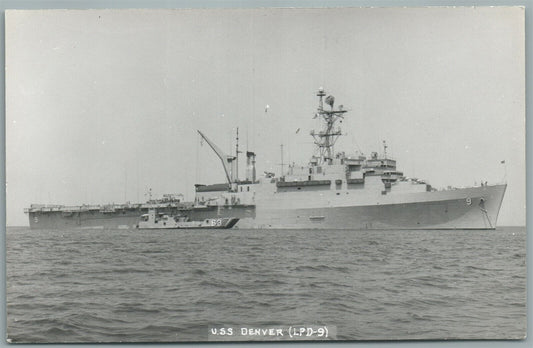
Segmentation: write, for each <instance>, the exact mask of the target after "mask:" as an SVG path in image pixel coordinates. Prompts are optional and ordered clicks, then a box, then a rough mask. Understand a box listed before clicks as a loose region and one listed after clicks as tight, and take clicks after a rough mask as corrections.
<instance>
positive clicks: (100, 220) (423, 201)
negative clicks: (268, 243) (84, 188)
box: [29, 185, 506, 230]
mask: <svg viewBox="0 0 533 348" xmlns="http://www.w3.org/2000/svg"><path fill="white" fill-rule="evenodd" d="M505 190H506V185H493V186H481V187H472V188H465V189H455V190H446V191H434V192H419V193H406V194H390V195H385V196H375V195H368V196H364V195H361V196H359V197H358V198H354V197H351V198H350V197H349V196H348V195H337V194H336V193H332V195H331V196H328V195H317V194H316V193H308V196H307V195H306V194H305V193H303V192H302V194H301V195H300V196H299V197H295V196H294V195H291V196H283V195H281V194H273V193H272V192H268V193H263V194H259V195H258V199H257V202H258V203H257V204H256V205H255V206H250V205H242V206H231V205H229V206H211V207H202V208H198V207H197V208H193V209H191V210H187V211H184V210H181V212H182V213H187V214H188V215H189V216H190V217H191V219H192V220H203V219H207V218H224V217H237V218H239V219H240V220H239V224H238V226H237V228H241V229H245V228H251V229H257V228H259V229H269V228H277V229H281V228H291V229H353V230H371V229H385V230H402V229H495V228H496V224H497V219H498V214H499V210H500V207H501V203H502V200H503V196H504V193H505ZM352 195H353V192H352ZM376 197H377V198H376ZM146 212H147V210H146V209H131V210H121V211H117V212H112V213H105V212H100V211H97V212H91V211H88V212H81V211H80V212H73V213H69V214H67V215H65V214H64V213H61V212H30V213H29V220H30V226H31V228H37V229H39V228H40V229H106V228H109V229H117V228H118V229H120V228H135V227H136V226H137V225H138V223H139V218H140V216H141V215H142V214H143V213H146ZM160 212H163V213H166V214H169V215H172V214H173V213H176V211H171V210H169V211H165V210H162V211H160Z"/></svg>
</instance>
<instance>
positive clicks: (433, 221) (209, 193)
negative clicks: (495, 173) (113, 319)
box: [26, 88, 507, 230]
mask: <svg viewBox="0 0 533 348" xmlns="http://www.w3.org/2000/svg"><path fill="white" fill-rule="evenodd" d="M317 96H318V98H319V104H318V108H317V111H316V113H315V115H314V117H315V118H318V119H320V120H321V121H322V129H321V130H319V131H312V132H311V136H312V137H313V139H314V144H315V146H316V149H315V154H314V155H313V156H312V157H311V159H310V161H309V163H308V164H307V165H303V166H302V165H295V164H289V165H288V166H287V169H286V170H284V168H283V166H282V174H281V176H279V177H276V176H275V174H274V173H269V172H265V173H264V175H262V176H261V177H260V178H257V177H256V168H255V162H256V155H255V153H254V152H251V151H246V178H245V179H244V180H240V179H239V177H238V161H239V153H240V151H239V149H238V142H237V145H236V149H235V155H228V154H226V153H224V152H223V151H222V150H221V149H220V148H219V147H218V146H217V145H216V144H215V143H214V142H213V141H212V140H211V139H209V138H208V137H207V136H206V135H204V134H203V133H202V132H200V131H198V133H199V134H200V136H201V138H202V139H203V140H205V141H206V142H207V143H208V144H209V146H210V147H211V148H212V150H213V151H214V152H215V153H216V155H217V156H218V157H219V159H220V161H221V164H222V166H223V168H224V172H225V176H226V180H225V182H224V183H219V184H211V185H202V184H197V185H195V190H196V192H195V199H194V202H180V201H179V200H178V201H177V202H176V201H169V202H156V203H155V204H148V203H147V204H137V205H113V206H106V208H103V206H95V207H93V208H92V209H91V207H88V206H76V207H63V206H53V207H47V206H36V205H34V206H32V207H31V208H29V209H27V210H26V212H27V213H28V214H29V220H30V226H31V227H32V228H64V227H81V228H133V227H134V226H136V225H137V224H138V221H139V217H140V216H141V215H142V214H146V213H147V211H148V210H149V209H154V208H156V209H158V212H159V213H164V214H168V215H179V216H186V217H187V219H189V220H190V221H202V220H206V219H213V218H230V217H232V218H237V219H239V223H238V228H241V229H242V228H262V229H263V228H264V229H266V228H279V229H281V228H296V229H317V228H318V229H354V230H368V229H394V230H397V229H495V228H496V223H497V220H498V214H499V211H500V207H501V203H502V200H503V196H504V194H505V190H506V187H507V185H506V184H499V185H487V184H481V185H480V186H475V187H468V188H449V189H446V190H436V189H434V188H432V187H431V185H429V184H428V183H427V182H425V181H423V180H418V179H411V178H408V177H406V176H404V174H403V173H402V172H401V171H398V170H397V168H396V161H395V160H394V159H392V158H390V157H389V156H388V155H387V151H386V150H387V146H386V144H385V143H384V151H383V153H382V154H378V153H377V152H373V153H371V155H370V156H368V157H367V156H363V155H360V154H359V155H358V154H353V155H352V154H347V153H345V152H337V153H336V152H335V150H334V146H335V142H336V141H337V139H338V138H339V136H341V135H342V132H341V129H340V127H339V126H338V123H340V122H339V121H340V120H342V119H343V118H344V116H345V113H346V112H347V110H344V109H343V108H342V106H339V107H337V108H335V107H334V103H335V99H334V97H333V96H331V95H330V96H327V97H326V93H325V92H324V90H323V89H322V88H320V89H319V91H318V93H317ZM324 104H326V106H325V105H324Z"/></svg>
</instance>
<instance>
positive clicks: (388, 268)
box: [6, 227, 526, 342]
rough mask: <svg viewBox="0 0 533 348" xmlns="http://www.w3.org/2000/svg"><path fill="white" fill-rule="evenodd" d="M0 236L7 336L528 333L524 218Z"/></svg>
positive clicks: (108, 338) (107, 338) (10, 232)
mask: <svg viewBox="0 0 533 348" xmlns="http://www.w3.org/2000/svg"><path fill="white" fill-rule="evenodd" d="M6 243H7V253H6V258H7V333H8V338H9V339H10V341H12V342H168V341H171V342H182V341H189V342H190V341H207V340H208V339H213V338H212V337H211V338H209V331H210V328H213V327H215V328H220V327H224V328H226V329H227V328H234V330H236V331H237V330H239V329H241V330H242V328H243V327H245V328H250V327H254V328H256V327H294V326H297V325H315V326H319V327H327V328H329V330H330V331H331V332H332V334H331V335H330V336H329V338H331V339H337V340H397V339H519V338H523V337H524V335H525V333H526V229H525V228H523V227H519V228H499V229H497V230H495V231H464V230H455V231H349V230H340V231H339V230H336V231H325V230H240V229H232V230H218V231H213V230H211V231H210V230H178V231H148V232H147V231H139V230H107V231H105V230H85V231H74V230H72V231H71V230H42V231H31V230H29V228H8V229H7V235H6ZM333 332H335V333H334V334H333ZM220 338H221V339H223V338H224V337H220ZM214 339H217V337H214ZM260 339H263V338H260ZM283 339H288V338H287V336H284V338H283Z"/></svg>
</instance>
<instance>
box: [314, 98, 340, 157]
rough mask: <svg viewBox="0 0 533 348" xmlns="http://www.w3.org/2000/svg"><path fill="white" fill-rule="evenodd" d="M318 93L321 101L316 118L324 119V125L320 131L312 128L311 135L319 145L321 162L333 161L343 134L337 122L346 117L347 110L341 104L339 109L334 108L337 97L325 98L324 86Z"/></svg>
mask: <svg viewBox="0 0 533 348" xmlns="http://www.w3.org/2000/svg"><path fill="white" fill-rule="evenodd" d="M316 95H317V96H318V98H319V101H318V109H317V113H316V114H315V117H314V118H317V117H319V118H321V119H322V120H323V121H324V126H323V128H322V130H320V131H319V132H316V131H315V130H312V131H311V135H312V136H313V138H314V140H315V145H316V146H317V150H318V153H319V160H320V163H331V160H332V159H333V153H334V150H333V147H334V145H335V142H336V141H337V139H338V138H339V136H341V135H342V132H341V129H340V128H339V127H337V128H335V123H336V122H337V121H338V120H339V119H342V118H344V113H345V112H346V110H343V107H342V106H339V109H338V110H334V109H333V105H334V104H335V97H333V96H332V95H329V96H327V97H326V98H325V100H324V99H323V98H324V96H326V93H325V92H324V89H323V88H322V87H320V89H319V90H318V93H317V94H316ZM324 101H325V102H326V104H328V105H329V106H330V110H324Z"/></svg>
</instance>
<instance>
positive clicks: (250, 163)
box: [246, 151, 255, 182]
mask: <svg viewBox="0 0 533 348" xmlns="http://www.w3.org/2000/svg"><path fill="white" fill-rule="evenodd" d="M246 180H248V181H251V182H255V153H253V152H251V151H246Z"/></svg>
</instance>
